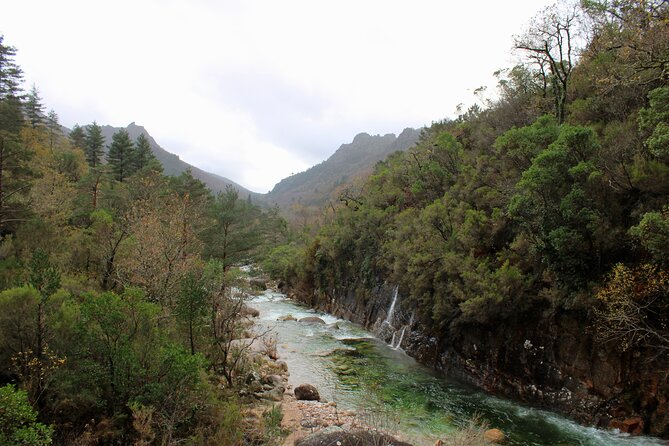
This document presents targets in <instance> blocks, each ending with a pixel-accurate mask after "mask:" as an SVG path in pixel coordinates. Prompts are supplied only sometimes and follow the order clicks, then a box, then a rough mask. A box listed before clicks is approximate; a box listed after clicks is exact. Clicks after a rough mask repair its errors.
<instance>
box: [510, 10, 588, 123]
mask: <svg viewBox="0 0 669 446" xmlns="http://www.w3.org/2000/svg"><path fill="white" fill-rule="evenodd" d="M560 6H561V5H553V6H551V7H549V8H547V9H545V10H544V11H543V12H542V13H541V14H539V15H538V16H537V17H535V18H534V20H533V22H532V24H531V25H530V29H528V30H527V32H526V33H525V34H523V35H521V36H516V37H515V42H514V47H515V48H516V49H518V50H521V51H524V52H525V53H526V54H527V55H528V59H529V61H530V63H532V64H535V65H536V66H537V67H538V69H539V71H540V72H541V73H542V76H543V77H544V78H548V84H549V85H550V87H551V89H552V92H553V98H554V101H555V117H556V118H557V120H558V123H559V124H562V123H563V122H564V119H565V106H566V104H567V92H568V87H569V81H570V80H571V75H572V71H573V70H574V66H575V63H576V53H577V47H576V44H577V29H576V25H577V22H578V20H579V14H578V10H577V9H576V7H575V6H574V7H568V6H567V7H566V9H562V8H561V7H560Z"/></svg>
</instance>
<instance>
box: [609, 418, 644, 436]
mask: <svg viewBox="0 0 669 446" xmlns="http://www.w3.org/2000/svg"><path fill="white" fill-rule="evenodd" d="M643 425H644V423H643V420H642V419H641V418H639V417H634V418H627V419H625V420H612V421H611V422H610V423H609V427H610V428H611V429H618V430H619V431H620V432H624V433H626V434H641V433H643Z"/></svg>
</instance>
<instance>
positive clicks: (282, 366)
mask: <svg viewBox="0 0 669 446" xmlns="http://www.w3.org/2000/svg"><path fill="white" fill-rule="evenodd" d="M274 364H275V365H276V366H277V367H278V368H279V370H282V371H284V372H287V371H288V363H287V362H286V361H276V362H275V363H274Z"/></svg>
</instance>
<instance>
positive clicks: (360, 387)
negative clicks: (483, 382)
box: [249, 291, 665, 446]
mask: <svg viewBox="0 0 669 446" xmlns="http://www.w3.org/2000/svg"><path fill="white" fill-rule="evenodd" d="M249 304H250V305H252V306H253V307H254V308H257V309H258V310H259V313H260V315H259V318H258V320H257V324H258V325H259V326H260V327H262V328H263V329H268V328H271V329H272V330H274V331H275V332H276V334H277V336H278V339H277V353H278V356H279V357H280V358H281V360H283V361H285V362H286V363H287V365H288V370H289V372H290V375H289V376H288V378H287V381H288V386H289V387H288V389H289V390H288V392H287V393H290V389H293V388H294V387H295V386H297V385H299V384H302V383H305V382H308V383H310V384H313V385H315V386H316V387H317V388H318V389H319V391H320V392H321V396H322V397H323V398H324V399H325V400H327V401H330V402H335V403H336V404H337V410H338V411H342V410H352V411H355V412H356V415H357V416H359V414H361V413H369V414H374V416H375V417H376V418H377V420H376V421H377V422H378V421H380V419H383V421H384V422H385V423H387V424H388V425H390V426H391V427H394V428H395V431H397V432H399V433H401V434H403V435H405V438H410V439H413V440H414V442H413V444H428V445H432V444H434V442H435V441H437V440H439V439H442V438H448V436H449V435H453V434H454V433H455V432H457V431H458V429H460V428H462V427H464V426H467V425H468V423H469V422H470V420H471V419H472V418H473V417H479V419H480V420H481V421H482V422H483V423H485V424H487V425H488V426H489V427H499V428H500V429H502V430H503V431H504V432H505V433H507V434H508V443H507V444H516V445H565V444H581V445H597V446H599V445H601V446H604V445H607V446H608V445H658V444H665V443H663V442H661V441H660V440H657V439H655V438H652V437H632V436H629V435H623V434H620V433H619V432H616V431H605V430H600V429H595V428H591V427H585V426H580V425H578V424H576V423H574V422H572V421H569V420H567V419H565V418H563V417H561V416H559V415H557V414H554V413H551V412H546V411H542V410H539V409H536V408H532V407H529V406H523V405H520V404H517V403H515V402H513V401H508V400H504V399H500V398H497V397H494V396H491V395H488V394H485V393H483V392H481V391H479V390H477V389H475V388H473V387H471V386H467V385H466V383H462V382H459V381H457V380H452V379H445V378H444V377H443V376H440V375H437V374H435V373H434V372H431V371H430V370H429V369H426V368H425V367H423V366H421V365H420V364H418V363H416V361H414V360H413V359H411V358H410V357H408V356H407V355H405V354H404V353H403V352H402V351H401V350H400V349H396V348H392V347H390V346H389V345H387V344H386V343H384V342H380V341H378V340H375V338H374V337H373V335H372V334H371V333H370V332H367V331H365V330H364V329H362V328H361V327H360V326H358V325H355V324H352V323H350V322H347V321H344V320H342V319H341V318H338V317H334V316H332V315H329V314H326V313H321V312H316V311H315V310H312V309H309V308H306V307H304V306H301V305H298V304H297V303H296V302H294V301H292V300H290V299H287V298H286V296H285V295H283V294H281V293H276V292H270V291H266V292H265V293H263V294H262V295H261V296H258V297H256V298H254V299H252V300H251V302H250V303H249ZM287 315H292V316H293V318H294V319H299V318H302V317H307V316H317V317H320V318H321V319H323V322H325V323H324V324H304V323H300V322H297V321H295V320H290V319H287V320H282V321H279V320H277V319H279V318H281V317H282V316H287ZM291 404H292V403H291V402H290V401H289V400H286V401H285V403H284V405H285V407H286V408H289V410H288V411H287V412H290V411H291V410H292V409H290V408H291V407H294V405H293V406H291ZM297 410H299V412H297V411H296V412H295V413H294V414H293V418H295V419H297V418H300V423H301V420H302V419H304V418H305V408H299V407H298V408H297ZM287 416H288V415H287ZM292 426H293V427H296V424H295V423H294V424H293V425H292ZM299 429H305V430H303V431H302V432H303V433H306V432H311V431H312V430H314V428H304V427H303V426H301V425H300V428H299ZM299 429H298V430H299Z"/></svg>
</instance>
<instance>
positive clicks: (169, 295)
mask: <svg viewBox="0 0 669 446" xmlns="http://www.w3.org/2000/svg"><path fill="white" fill-rule="evenodd" d="M192 211H193V209H192V208H191V207H190V199H189V197H188V196H186V197H183V198H182V197H179V196H178V195H177V194H173V195H171V196H168V197H164V196H163V197H160V199H159V200H157V201H156V202H152V201H151V200H139V201H138V202H137V203H135V205H134V206H133V208H132V210H131V212H130V215H131V217H130V220H131V222H132V223H131V224H130V226H129V228H128V230H129V234H131V235H132V237H131V238H130V239H129V240H128V241H127V242H126V243H125V244H124V245H123V247H122V248H123V252H124V255H123V256H122V259H121V261H120V263H119V273H120V274H121V277H122V278H123V280H125V281H126V282H127V283H130V284H133V285H135V286H140V287H142V288H143V289H144V290H146V293H147V296H148V298H149V299H150V300H152V301H155V302H160V303H162V304H164V305H171V304H173V303H174V299H175V297H176V295H177V294H178V292H179V283H180V282H181V280H182V278H183V277H184V276H185V275H186V274H188V272H189V271H192V270H193V268H194V266H195V264H196V263H197V261H198V257H199V253H200V249H201V243H200V241H199V240H198V238H197V237H196V236H195V233H194V230H193V227H194V225H196V224H199V218H200V217H199V216H198V214H197V213H195V212H192Z"/></svg>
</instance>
